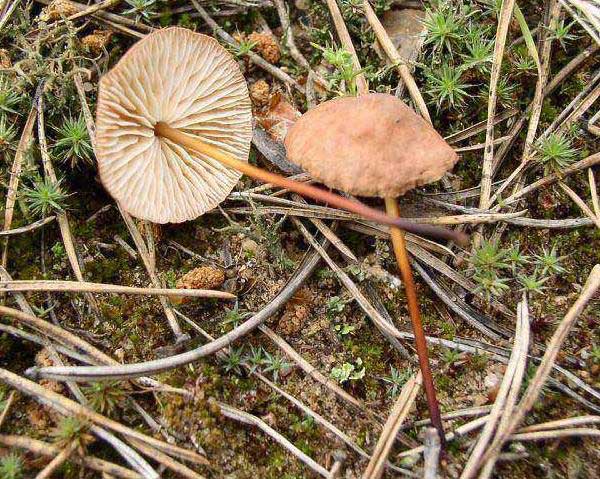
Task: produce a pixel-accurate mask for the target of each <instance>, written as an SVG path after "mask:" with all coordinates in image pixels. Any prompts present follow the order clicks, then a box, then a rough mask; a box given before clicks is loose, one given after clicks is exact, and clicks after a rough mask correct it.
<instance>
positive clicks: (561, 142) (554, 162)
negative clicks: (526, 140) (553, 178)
mask: <svg viewBox="0 0 600 479" xmlns="http://www.w3.org/2000/svg"><path fill="white" fill-rule="evenodd" d="M535 149H536V160H537V161H538V163H540V164H541V165H542V166H543V167H544V172H545V173H546V174H549V173H554V172H560V171H561V170H562V169H564V168H566V167H567V166H569V165H570V164H572V163H573V162H575V161H576V160H577V158H578V157H579V151H578V150H577V148H575V147H574V146H573V144H572V142H571V140H570V139H569V138H568V137H567V136H566V135H564V134H563V133H560V132H558V133H556V132H555V133H550V134H549V135H548V136H546V137H544V138H542V139H541V140H540V141H538V143H537V145H536V147H535Z"/></svg>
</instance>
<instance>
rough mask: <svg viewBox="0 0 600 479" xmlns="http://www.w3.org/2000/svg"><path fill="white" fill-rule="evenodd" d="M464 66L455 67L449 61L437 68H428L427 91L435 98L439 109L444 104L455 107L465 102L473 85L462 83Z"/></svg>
mask: <svg viewBox="0 0 600 479" xmlns="http://www.w3.org/2000/svg"><path fill="white" fill-rule="evenodd" d="M463 72H464V71H463V69H462V68H455V67H452V66H450V65H448V64H447V63H444V64H443V65H442V66H441V67H439V68H437V69H435V70H427V71H426V72H425V77H426V78H427V90H426V91H427V93H428V94H429V95H430V96H431V97H432V98H433V99H434V103H435V104H436V105H437V108H438V110H440V109H441V108H442V106H445V107H448V108H450V107H451V108H455V107H457V106H460V105H462V104H463V103H464V101H465V99H466V97H467V95H468V93H467V88H469V87H470V86H471V85H469V84H466V83H462V82H461V77H462V75H463Z"/></svg>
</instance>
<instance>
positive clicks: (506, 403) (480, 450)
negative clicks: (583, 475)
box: [461, 299, 529, 479]
mask: <svg viewBox="0 0 600 479" xmlns="http://www.w3.org/2000/svg"><path fill="white" fill-rule="evenodd" d="M528 345H529V314H528V310H527V301H526V299H523V301H521V302H520V303H519V304H518V305H517V328H516V331H515V339H514V346H513V350H512V353H511V356H510V360H509V362H508V366H507V368H506V372H505V373H504V377H503V378H502V383H501V384H500V389H499V391H498V395H497V397H496V400H495V401H494V406H493V407H492V410H491V411H490V414H489V416H488V420H487V422H486V424H485V426H484V428H483V431H482V432H481V435H480V436H479V440H478V441H477V444H476V445H475V447H474V449H473V451H472V452H471V455H470V456H469V459H468V461H467V464H466V465H465V468H464V469H463V472H462V475H461V479H470V478H471V477H473V476H474V475H475V473H476V472H477V469H478V468H479V467H480V465H481V458H482V456H483V454H484V453H485V450H486V447H487V445H488V442H490V440H493V436H494V430H495V429H496V427H498V428H499V429H500V426H498V422H501V421H503V420H504V421H506V417H507V414H509V415H510V414H511V413H512V410H513V407H514V403H515V402H516V399H517V397H516V393H518V391H519V386H520V384H521V379H522V376H523V372H524V371H525V365H526V362H527V348H528ZM515 385H516V387H515ZM511 393H512V394H511Z"/></svg>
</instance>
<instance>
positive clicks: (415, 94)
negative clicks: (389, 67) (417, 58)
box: [359, 0, 431, 123]
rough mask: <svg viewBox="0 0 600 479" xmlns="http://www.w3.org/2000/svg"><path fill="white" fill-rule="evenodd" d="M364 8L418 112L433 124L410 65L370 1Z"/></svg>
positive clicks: (365, 1)
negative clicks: (393, 41) (400, 52)
mask: <svg viewBox="0 0 600 479" xmlns="http://www.w3.org/2000/svg"><path fill="white" fill-rule="evenodd" d="M362 7H363V9H364V11H365V16H366V17H367V20H368V22H369V24H370V25H371V28H372V29H373V32H375V36H376V37H377V40H378V41H379V44H380V45H381V47H382V48H383V50H384V51H385V53H386V55H387V56H388V58H389V59H390V60H391V62H392V63H394V64H395V65H397V68H398V73H399V74H400V77H401V78H402V81H403V82H404V85H406V88H407V89H408V92H409V94H410V97H411V98H412V100H413V102H414V104H415V106H416V107H417V110H418V111H419V113H420V114H421V116H422V117H423V118H425V120H427V121H428V122H429V123H431V117H430V116H429V111H428V110H427V104H426V103H425V100H424V99H423V96H422V95H421V92H420V91H419V87H418V86H417V84H416V82H415V79H414V78H413V76H412V74H411V73H410V69H409V68H408V65H407V64H406V62H405V60H404V59H403V58H402V57H401V56H400V54H399V53H398V50H397V48H396V46H395V45H394V44H393V43H392V40H391V39H390V36H389V35H388V33H387V31H386V30H385V28H383V25H382V24H381V22H380V21H379V18H378V17H377V14H376V13H375V12H374V11H373V7H371V4H370V3H369V1H368V0H363V2H362ZM359 68H360V67H359Z"/></svg>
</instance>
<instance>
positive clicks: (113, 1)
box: [51, 0, 121, 26]
mask: <svg viewBox="0 0 600 479" xmlns="http://www.w3.org/2000/svg"><path fill="white" fill-rule="evenodd" d="M119 3H121V0H104V1H103V2H100V3H97V4H96V5H91V6H89V7H87V8H86V9H84V10H81V11H79V12H77V13H74V14H73V15H71V16H70V17H68V18H67V20H71V21H73V20H77V19H78V18H82V17H86V16H88V15H92V14H93V13H96V12H99V11H100V10H106V9H107V8H110V7H112V6H114V5H117V4H119ZM51 26H53V25H51Z"/></svg>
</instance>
